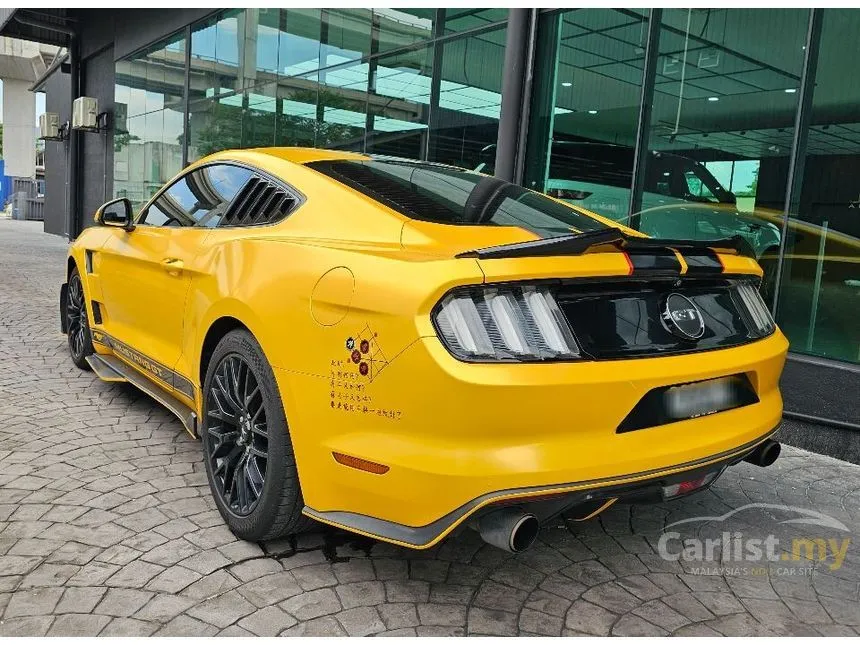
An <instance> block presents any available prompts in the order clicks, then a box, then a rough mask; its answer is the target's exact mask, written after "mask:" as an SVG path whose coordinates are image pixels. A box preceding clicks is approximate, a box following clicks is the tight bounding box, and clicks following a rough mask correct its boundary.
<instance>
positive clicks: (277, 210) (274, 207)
mask: <svg viewBox="0 0 860 645" xmlns="http://www.w3.org/2000/svg"><path fill="white" fill-rule="evenodd" d="M297 201H298V200H297V199H296V197H295V196H293V195H291V194H290V193H288V192H287V191H286V190H284V189H283V188H281V187H280V186H277V185H275V184H274V183H272V182H270V181H267V180H265V179H262V178H260V177H251V179H249V180H248V183H247V184H245V186H244V187H243V188H242V190H240V191H239V194H238V195H236V199H235V200H234V201H233V204H232V205H231V206H230V209H229V210H228V211H227V213H226V214H225V215H224V219H223V220H221V224H220V226H255V225H258V224H272V223H273V222H277V221H278V220H280V219H283V218H284V217H286V216H287V214H289V212H290V211H291V210H292V209H293V207H294V206H295V205H296V203H297Z"/></svg>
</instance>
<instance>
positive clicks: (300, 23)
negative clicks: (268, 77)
mask: <svg viewBox="0 0 860 645" xmlns="http://www.w3.org/2000/svg"><path fill="white" fill-rule="evenodd" d="M320 26H321V19H320V10H319V9H290V10H289V11H287V10H285V9H281V26H280V29H279V35H278V71H279V73H280V74H281V75H283V76H299V75H301V74H306V73H308V72H310V71H313V70H315V69H318V68H319V61H320Z"/></svg>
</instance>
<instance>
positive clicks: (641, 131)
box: [628, 9, 663, 230]
mask: <svg viewBox="0 0 860 645" xmlns="http://www.w3.org/2000/svg"><path fill="white" fill-rule="evenodd" d="M662 20H663V10H662V9H651V13H650V15H649V16H648V41H647V42H646V43H645V68H644V69H643V70H642V92H641V94H640V96H639V122H638V125H637V127H636V152H635V153H634V156H633V179H632V181H631V183H630V210H629V211H628V215H629V218H628V225H629V226H630V227H631V228H635V229H637V230H638V229H639V220H640V215H639V211H641V210H642V192H643V190H644V188H645V171H646V164H647V162H648V145H649V134H650V132H651V107H652V105H653V101H654V79H655V78H656V76H657V56H658V54H659V52H660V23H661V22H662Z"/></svg>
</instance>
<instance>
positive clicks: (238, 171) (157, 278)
mask: <svg viewBox="0 0 860 645" xmlns="http://www.w3.org/2000/svg"><path fill="white" fill-rule="evenodd" d="M250 174H251V173H250V171H249V170H247V169H245V168H243V167H240V166H233V165H229V164H209V165H205V166H201V167H198V168H195V169H193V170H191V171H190V172H187V173H185V174H183V175H182V176H180V177H179V178H178V179H176V180H175V181H174V182H173V183H171V184H170V185H168V186H167V187H166V188H164V189H162V191H161V192H159V193H158V194H157V195H156V197H155V198H154V199H153V200H152V201H151V202H150V203H149V204H148V205H147V206H146V207H144V209H143V210H142V211H141V212H140V214H139V215H138V218H137V222H136V227H135V229H134V230H133V231H131V232H125V231H122V230H117V231H115V235H114V236H113V237H112V238H110V239H109V240H108V241H107V242H106V243H105V244H104V246H103V247H102V249H101V251H100V253H99V255H100V257H99V271H100V274H101V275H102V294H103V298H104V303H103V304H102V318H103V325H104V329H105V330H106V331H107V333H108V334H109V335H110V336H111V337H112V338H113V339H114V340H115V341H119V342H120V343H123V344H125V345H127V346H128V348H129V349H130V350H132V352H133V353H134V354H136V355H137V356H134V354H133V355H132V356H131V357H130V356H128V355H126V358H131V359H132V361H133V362H135V363H138V364H140V362H139V359H142V360H144V361H149V364H150V365H151V366H152V367H154V368H155V370H153V369H152V367H150V366H147V365H141V366H142V367H143V368H144V369H146V370H148V371H150V372H152V373H154V374H155V375H156V376H157V377H158V378H161V377H160V376H159V373H158V372H159V371H163V372H166V373H169V370H172V369H173V367H174V366H175V365H176V363H177V361H178V360H179V357H180V354H181V351H182V350H181V348H182V338H183V333H184V332H185V331H186V330H185V329H184V321H183V317H184V311H185V300H186V298H187V297H188V291H189V288H190V286H191V284H192V282H193V280H194V277H195V272H198V271H200V270H201V269H199V268H196V265H195V262H194V259H195V258H196V256H197V255H198V253H199V252H200V249H201V248H202V247H203V242H204V240H205V239H206V237H207V236H208V235H209V234H210V232H211V228H210V227H211V226H215V225H217V222H218V220H219V219H220V216H221V215H222V214H223V212H224V210H225V209H226V207H227V205H228V204H229V203H230V201H231V200H232V199H233V197H234V196H235V194H236V192H237V191H238V190H239V188H241V186H242V185H243V184H244V183H245V181H247V179H248V177H249V176H250ZM152 363H155V365H152Z"/></svg>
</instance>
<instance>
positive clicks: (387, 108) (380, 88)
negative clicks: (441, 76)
mask: <svg viewBox="0 0 860 645" xmlns="http://www.w3.org/2000/svg"><path fill="white" fill-rule="evenodd" d="M372 65H373V67H374V71H375V87H374V88H372V91H371V92H370V93H369V96H368V111H369V113H370V115H369V117H368V132H367V145H366V148H365V150H366V152H372V153H377V154H385V155H392V156H398V157H407V158H411V159H419V158H420V157H421V155H422V154H423V149H424V146H425V141H426V137H427V120H428V117H429V105H430V84H431V77H432V71H433V49H432V48H431V47H425V48H422V49H415V50H412V51H408V52H405V53H402V54H398V55H395V56H388V57H382V58H380V59H378V60H376V61H374V62H373V63H372Z"/></svg>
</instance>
